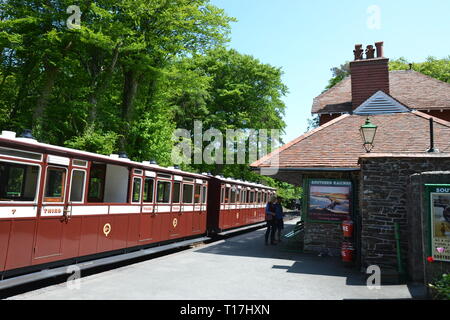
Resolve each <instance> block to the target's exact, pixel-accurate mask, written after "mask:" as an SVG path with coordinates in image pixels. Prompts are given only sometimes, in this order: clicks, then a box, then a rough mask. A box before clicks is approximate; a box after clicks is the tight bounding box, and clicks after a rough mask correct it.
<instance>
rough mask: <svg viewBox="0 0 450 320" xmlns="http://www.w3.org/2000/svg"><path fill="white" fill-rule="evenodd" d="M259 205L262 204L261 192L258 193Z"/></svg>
mask: <svg viewBox="0 0 450 320" xmlns="http://www.w3.org/2000/svg"><path fill="white" fill-rule="evenodd" d="M257 203H261V192H258V200H257Z"/></svg>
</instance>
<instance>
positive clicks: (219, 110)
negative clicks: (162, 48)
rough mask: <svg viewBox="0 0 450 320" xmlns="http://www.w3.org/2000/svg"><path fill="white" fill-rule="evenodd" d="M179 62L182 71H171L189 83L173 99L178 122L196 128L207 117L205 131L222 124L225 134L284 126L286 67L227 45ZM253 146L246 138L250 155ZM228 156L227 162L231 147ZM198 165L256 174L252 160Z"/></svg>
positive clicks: (203, 168) (234, 173)
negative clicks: (252, 171)
mask: <svg viewBox="0 0 450 320" xmlns="http://www.w3.org/2000/svg"><path fill="white" fill-rule="evenodd" d="M174 68H175V69H177V68H178V69H179V70H180V71H179V72H178V73H175V74H178V75H180V76H178V77H172V81H178V82H179V83H182V84H183V85H182V87H183V88H185V89H183V90H181V91H180V90H177V91H174V94H173V96H172V99H171V105H172V106H173V108H174V111H175V121H176V123H177V126H178V128H183V129H187V130H189V131H191V132H192V133H193V129H194V121H195V120H202V122H203V130H204V131H206V130H208V129H210V128H214V129H217V130H219V131H220V132H222V133H223V135H224V139H225V133H226V130H227V129H233V130H238V129H241V130H243V132H247V133H248V130H249V129H255V130H259V129H278V130H280V131H281V132H282V131H283V129H284V127H285V123H284V121H283V115H284V110H285V104H284V102H283V101H282V97H283V96H284V95H285V94H286V93H287V87H286V86H285V85H284V84H283V82H282V80H281V76H282V71H281V69H279V68H276V67H273V66H271V65H268V64H263V63H261V62H260V61H259V60H257V59H255V58H254V57H252V56H249V55H243V54H240V53H238V52H237V51H235V50H232V49H231V50H228V49H226V48H217V49H214V50H210V51H208V52H206V54H202V55H195V56H193V57H188V58H185V59H182V60H180V61H179V62H178V63H176V64H175V65H174ZM181 75H182V76H181ZM175 87H177V86H175ZM268 142H270V137H269V141H268ZM248 148H249V145H248V144H247V149H246V159H247V160H248V154H249V149H248ZM223 157H224V161H223V162H224V163H225V162H226V161H225V159H226V157H227V153H226V150H225V152H224V155H223ZM236 162H237V159H235V161H234V163H236ZM193 167H195V168H196V169H197V170H199V171H204V172H208V171H209V172H212V173H214V174H225V175H230V176H235V177H238V178H242V179H244V178H250V177H251V174H250V171H249V168H248V164H232V165H226V166H224V165H207V164H203V165H194V166H193Z"/></svg>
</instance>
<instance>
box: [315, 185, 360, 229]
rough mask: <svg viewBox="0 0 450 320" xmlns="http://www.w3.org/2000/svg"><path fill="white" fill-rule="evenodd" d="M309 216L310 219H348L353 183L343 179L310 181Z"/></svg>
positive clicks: (339, 220) (337, 220)
mask: <svg viewBox="0 0 450 320" xmlns="http://www.w3.org/2000/svg"><path fill="white" fill-rule="evenodd" d="M308 194H309V199H308V208H307V210H308V218H309V219H310V220H320V221H336V222H341V221H342V220H347V219H349V218H350V215H351V201H352V183H351V182H350V181H341V180H311V181H310V182H309V193H308Z"/></svg>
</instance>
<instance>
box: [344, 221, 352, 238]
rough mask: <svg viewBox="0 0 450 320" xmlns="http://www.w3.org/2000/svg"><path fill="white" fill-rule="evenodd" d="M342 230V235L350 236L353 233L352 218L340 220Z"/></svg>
mask: <svg viewBox="0 0 450 320" xmlns="http://www.w3.org/2000/svg"><path fill="white" fill-rule="evenodd" d="M342 231H344V237H346V238H351V237H352V235H353V221H352V220H345V221H342Z"/></svg>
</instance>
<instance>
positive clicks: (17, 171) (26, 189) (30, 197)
mask: <svg viewBox="0 0 450 320" xmlns="http://www.w3.org/2000/svg"><path fill="white" fill-rule="evenodd" d="M38 177H39V167H38V166H29V165H20V164H13V163H6V162H0V201H34V200H35V198H36V193H37V192H36V190H37V185H38Z"/></svg>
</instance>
